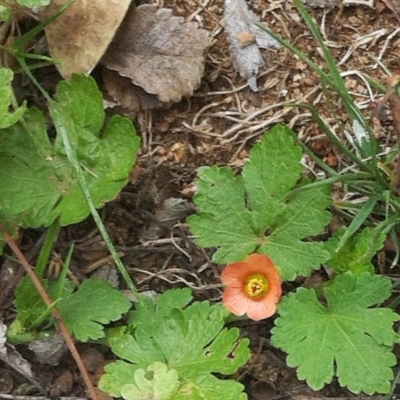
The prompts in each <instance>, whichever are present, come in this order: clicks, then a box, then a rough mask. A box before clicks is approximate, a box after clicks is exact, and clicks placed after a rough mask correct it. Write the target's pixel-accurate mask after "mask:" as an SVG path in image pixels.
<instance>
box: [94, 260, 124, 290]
mask: <svg viewBox="0 0 400 400" xmlns="http://www.w3.org/2000/svg"><path fill="white" fill-rule="evenodd" d="M92 277H93V278H97V279H102V280H103V281H106V282H108V283H109V284H110V285H111V286H112V287H113V288H116V289H117V288H118V287H119V276H118V271H117V268H116V266H115V265H114V264H111V263H106V264H104V265H102V266H101V267H100V268H97V269H96V271H94V272H93V274H92Z"/></svg>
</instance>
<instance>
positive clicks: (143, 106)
mask: <svg viewBox="0 0 400 400" xmlns="http://www.w3.org/2000/svg"><path fill="white" fill-rule="evenodd" d="M103 82H104V87H105V89H106V91H107V93H108V94H109V95H110V96H111V98H112V99H113V100H114V101H115V103H117V105H118V106H120V107H122V108H125V109H127V110H130V111H133V112H134V113H137V112H139V111H140V110H151V109H154V108H159V107H161V106H162V105H163V103H161V101H160V100H158V98H157V96H155V95H154V94H149V93H146V92H145V91H144V90H143V89H142V88H140V87H139V86H136V85H134V84H133V83H132V81H131V80H130V79H129V78H125V77H123V76H121V75H119V74H118V72H116V71H112V70H110V69H107V68H103Z"/></svg>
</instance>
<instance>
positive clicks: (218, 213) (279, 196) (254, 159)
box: [187, 125, 331, 280]
mask: <svg viewBox="0 0 400 400" xmlns="http://www.w3.org/2000/svg"><path fill="white" fill-rule="evenodd" d="M301 157H302V152H301V149H300V148H299V147H298V146H295V145H294V143H293V139H292V134H291V131H290V130H289V128H287V127H286V126H283V125H277V126H275V127H274V128H273V129H271V130H270V131H269V132H266V133H265V134H264V136H263V138H262V140H261V143H260V144H257V145H255V146H254V147H253V149H252V150H251V151H250V154H249V160H248V162H247V163H246V164H245V166H244V168H243V172H242V174H241V175H239V176H236V175H235V174H234V173H233V172H232V171H231V170H230V169H228V168H225V167H224V168H219V167H216V166H213V167H205V168H201V169H200V170H199V172H198V178H197V180H196V185H197V187H198V193H197V194H196V195H195V197H194V202H195V204H196V205H197V207H198V213H197V214H196V215H192V216H190V217H189V218H188V219H187V222H188V224H189V226H190V229H191V230H192V232H193V233H194V234H195V236H196V242H197V244H199V245H200V246H204V247H214V246H215V247H217V251H216V252H215V253H214V255H213V261H215V262H218V263H231V262H235V261H240V260H243V259H245V258H246V256H247V255H248V254H250V253H252V252H254V251H257V252H259V253H263V254H266V255H268V256H269V257H270V258H271V259H272V260H273V262H274V263H275V264H276V266H277V267H278V268H279V269H280V274H281V277H282V279H284V280H287V279H294V278H295V277H296V276H297V275H308V274H309V273H310V271H311V269H312V268H317V267H319V266H320V264H321V263H323V262H325V261H326V260H327V259H328V258H329V253H328V252H327V251H326V250H325V249H324V246H323V244H322V243H320V242H318V241H316V240H309V238H312V237H313V236H316V235H318V234H320V233H321V232H323V230H324V227H325V226H326V225H327V223H328V222H329V220H330V213H329V212H328V211H326V208H327V207H328V206H329V204H330V203H331V198H330V195H329V188H322V189H321V187H313V188H306V187H301V185H300V184H298V181H299V179H300V177H301V172H302V169H303V168H302V165H301V162H300V161H301ZM296 185H297V187H296ZM294 189H296V190H294Z"/></svg>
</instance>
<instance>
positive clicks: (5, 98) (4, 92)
mask: <svg viewBox="0 0 400 400" xmlns="http://www.w3.org/2000/svg"><path fill="white" fill-rule="evenodd" d="M12 78H13V73H12V71H11V70H10V69H6V68H0V129H4V128H8V127H9V126H11V125H13V124H15V123H16V122H17V121H18V120H19V119H20V118H21V116H22V115H23V113H24V112H25V110H26V106H25V104H24V105H22V106H21V107H18V108H17V109H16V110H15V111H14V112H13V113H10V112H9V107H10V102H11V96H12V90H11V81H12ZM0 145H1V142H0Z"/></svg>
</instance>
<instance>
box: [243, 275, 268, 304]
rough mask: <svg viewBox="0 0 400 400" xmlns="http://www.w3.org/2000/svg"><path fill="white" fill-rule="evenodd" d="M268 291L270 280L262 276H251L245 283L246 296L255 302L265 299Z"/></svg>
mask: <svg viewBox="0 0 400 400" xmlns="http://www.w3.org/2000/svg"><path fill="white" fill-rule="evenodd" d="M268 289H269V282H268V279H267V278H266V277H265V276H264V275H261V274H251V275H250V276H248V277H247V279H246V280H245V282H244V291H245V294H246V295H247V296H249V297H251V298H253V299H254V300H260V299H262V298H264V297H265V296H266V294H267V293H268Z"/></svg>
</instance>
